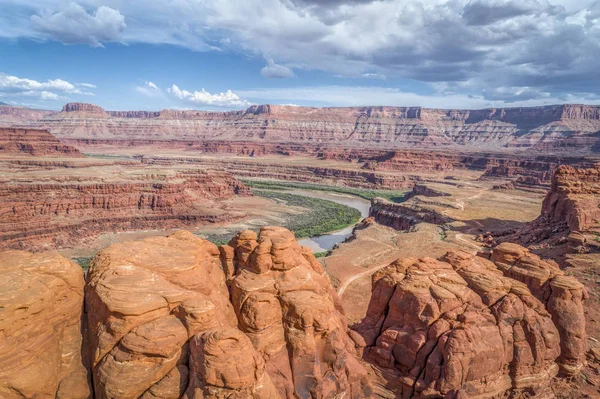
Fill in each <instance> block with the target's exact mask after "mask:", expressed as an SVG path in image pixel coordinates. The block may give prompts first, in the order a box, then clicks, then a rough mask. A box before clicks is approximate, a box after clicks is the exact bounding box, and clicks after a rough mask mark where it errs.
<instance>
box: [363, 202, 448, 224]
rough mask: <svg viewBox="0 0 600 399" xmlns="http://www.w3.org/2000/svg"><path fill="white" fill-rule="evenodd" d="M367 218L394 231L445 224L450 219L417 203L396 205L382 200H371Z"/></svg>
mask: <svg viewBox="0 0 600 399" xmlns="http://www.w3.org/2000/svg"><path fill="white" fill-rule="evenodd" d="M369 216H371V217H373V218H374V220H375V221H376V222H377V223H379V224H382V225H384V226H388V227H392V228H394V229H396V230H408V229H410V228H411V227H412V226H414V225H417V224H419V223H432V224H440V225H441V224H446V223H450V222H452V219H451V218H449V217H448V216H446V215H443V214H442V213H440V212H437V211H435V210H432V209H427V208H422V207H420V206H419V205H418V204H417V203H401V204H396V203H393V202H390V201H388V200H386V199H383V198H373V199H372V200H371V208H370V209H369Z"/></svg>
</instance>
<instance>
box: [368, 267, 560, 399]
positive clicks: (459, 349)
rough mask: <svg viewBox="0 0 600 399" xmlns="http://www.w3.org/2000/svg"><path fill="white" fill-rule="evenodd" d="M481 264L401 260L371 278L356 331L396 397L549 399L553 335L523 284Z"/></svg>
mask: <svg viewBox="0 0 600 399" xmlns="http://www.w3.org/2000/svg"><path fill="white" fill-rule="evenodd" d="M483 262H485V260H483V259H482V260H481V262H479V263H473V264H469V265H462V264H461V265H459V266H462V267H460V268H459V267H457V265H450V264H449V263H446V262H440V261H437V260H434V259H430V258H424V259H415V258H408V259H403V260H398V261H396V262H394V263H393V264H392V265H390V266H389V267H388V268H387V269H383V270H382V271H380V272H378V273H376V274H375V275H374V277H373V296H372V299H371V303H370V305H369V309H368V312H367V317H366V319H365V320H364V321H363V322H362V324H361V325H359V326H358V331H359V332H360V333H361V334H362V335H363V336H364V337H365V340H366V343H367V345H368V348H367V359H370V360H371V361H373V362H374V363H375V364H377V365H378V367H380V368H382V369H384V370H387V374H388V375H393V376H395V377H392V378H391V381H390V385H392V386H397V390H398V391H399V392H400V395H401V397H413V398H424V397H445V398H461V397H482V398H492V397H500V396H501V395H502V394H503V393H504V392H508V391H513V392H515V393H517V392H523V393H529V394H534V395H543V394H545V393H548V390H549V382H550V379H551V378H552V377H554V375H555V374H556V373H557V371H558V367H557V365H556V363H555V362H554V360H555V359H556V358H557V357H558V355H559V354H560V346H559V345H560V343H559V337H558V331H557V329H556V327H555V326H554V324H553V323H552V320H551V317H550V315H549V314H548V312H547V311H546V310H545V309H544V306H543V305H542V304H541V303H540V302H539V301H538V300H537V299H536V298H534V297H533V295H531V293H530V292H529V290H528V289H527V287H526V286H525V285H524V284H522V283H519V282H518V281H515V280H511V279H509V278H506V277H503V276H502V273H501V272H499V271H498V270H496V269H495V267H494V265H493V264H491V263H490V262H489V261H488V262H487V263H483ZM453 266H454V267H453Z"/></svg>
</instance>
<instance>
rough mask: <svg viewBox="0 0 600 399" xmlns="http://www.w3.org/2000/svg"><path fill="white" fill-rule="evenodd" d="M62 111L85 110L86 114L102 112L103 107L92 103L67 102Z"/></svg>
mask: <svg viewBox="0 0 600 399" xmlns="http://www.w3.org/2000/svg"><path fill="white" fill-rule="evenodd" d="M62 112H85V113H88V114H104V113H105V112H104V109H103V108H102V107H99V106H97V105H94V104H84V103H67V104H65V105H64V107H63V109H62Z"/></svg>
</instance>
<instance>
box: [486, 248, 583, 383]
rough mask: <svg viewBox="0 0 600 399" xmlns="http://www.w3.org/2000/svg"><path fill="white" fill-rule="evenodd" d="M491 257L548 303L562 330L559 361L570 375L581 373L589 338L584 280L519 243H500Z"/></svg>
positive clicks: (504, 271) (507, 274)
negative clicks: (585, 313) (586, 330)
mask: <svg viewBox="0 0 600 399" xmlns="http://www.w3.org/2000/svg"><path fill="white" fill-rule="evenodd" d="M491 260H492V261H493V262H494V263H495V264H496V266H497V267H498V269H500V270H502V271H503V273H504V275H506V276H508V277H510V278H512V279H515V280H518V281H521V282H523V283H525V284H526V285H527V287H528V288H529V289H530V290H531V292H532V293H533V295H535V297H536V298H537V299H539V300H540V301H541V302H542V303H544V304H545V306H546V308H547V310H548V312H549V313H550V314H551V315H552V320H553V321H554V324H555V325H556V327H557V328H558V331H559V332H560V338H561V355H560V357H559V359H558V364H559V365H560V366H561V370H562V371H563V372H564V373H565V374H567V375H574V374H577V373H579V371H581V369H582V368H583V367H584V365H585V352H586V340H587V334H586V332H585V315H584V310H583V301H584V300H585V299H587V292H586V290H585V287H584V286H583V284H581V283H580V282H579V281H577V279H575V278H574V277H570V276H566V275H565V274H564V272H563V271H561V270H560V268H559V267H558V265H556V264H555V263H553V262H549V261H544V260H542V259H541V258H540V257H539V256H537V255H535V254H532V253H531V252H529V250H528V249H526V248H523V247H521V246H519V245H517V244H510V243H502V244H500V245H498V246H497V247H495V248H494V250H493V252H492V257H491Z"/></svg>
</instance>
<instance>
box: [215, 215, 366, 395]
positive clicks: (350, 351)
mask: <svg viewBox="0 0 600 399" xmlns="http://www.w3.org/2000/svg"><path fill="white" fill-rule="evenodd" d="M221 253H222V255H223V257H224V258H225V259H224V260H225V261H226V262H225V263H226V264H227V265H228V267H227V268H226V270H227V271H228V272H227V273H228V274H232V275H233V277H232V279H231V280H230V286H231V296H232V302H233V306H234V309H235V311H236V313H237V315H238V320H239V325H240V328H241V330H242V331H243V332H245V333H246V334H247V335H248V336H249V337H250V340H251V341H252V343H253V345H254V347H255V348H256V350H257V351H258V352H259V353H260V354H261V355H263V357H264V358H265V359H266V371H267V373H268V374H269V375H270V377H271V380H272V381H273V383H274V384H275V387H276V388H277V392H278V393H279V397H280V398H282V399H294V398H321V397H322V398H333V397H338V395H347V396H348V397H352V398H366V397H370V395H371V387H370V385H369V383H368V381H367V378H366V377H367V375H366V371H365V369H364V368H363V367H362V366H361V365H360V363H359V362H358V361H357V360H356V358H355V357H354V355H355V353H354V343H353V341H352V340H351V339H350V338H349V336H348V335H347V332H348V331H347V322H346V320H345V318H344V316H343V314H342V308H341V304H340V301H339V298H338V297H337V294H336V293H335V291H334V290H333V287H332V286H331V283H330V281H329V278H328V276H327V274H326V273H325V270H324V269H323V267H322V266H321V264H320V263H319V262H318V261H317V260H316V259H315V257H314V256H313V254H312V252H311V251H310V250H309V249H308V248H303V247H300V246H299V245H298V243H297V242H296V240H295V238H294V235H293V234H292V233H291V232H290V231H288V230H286V229H283V228H281V227H265V228H262V229H261V231H260V234H259V235H258V236H257V235H256V233H254V232H251V231H245V232H241V233H239V234H238V235H237V236H236V237H235V238H234V239H233V240H232V241H231V243H230V245H229V246H225V247H223V249H222V251H221ZM231 267H233V270H231V269H230V268H231Z"/></svg>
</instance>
